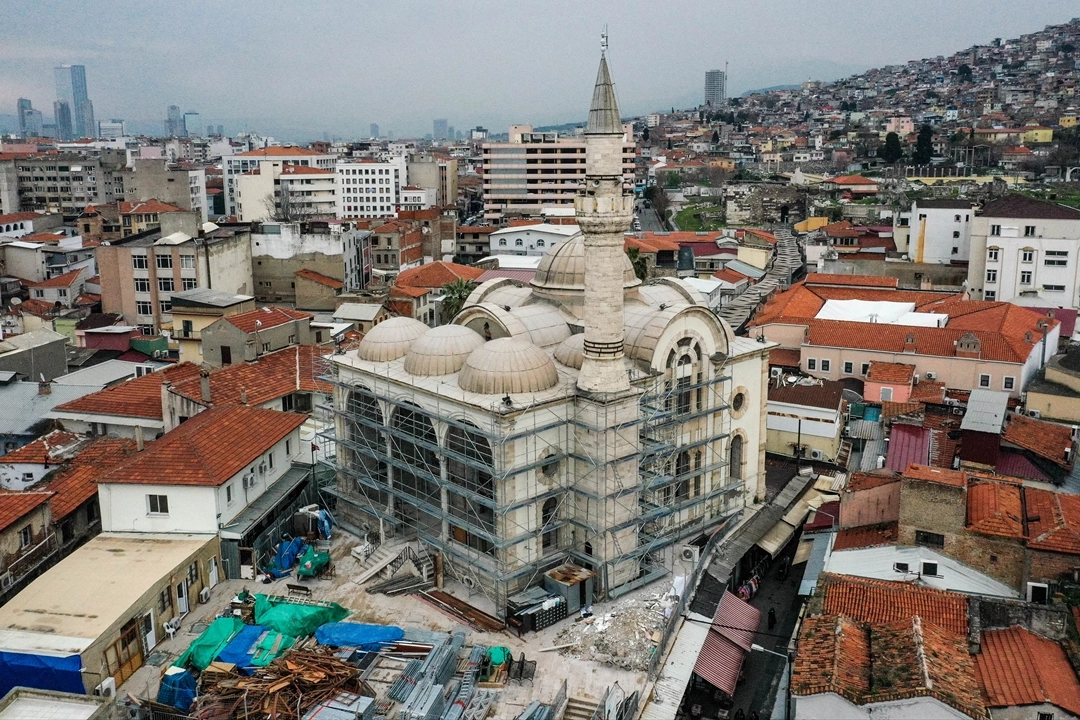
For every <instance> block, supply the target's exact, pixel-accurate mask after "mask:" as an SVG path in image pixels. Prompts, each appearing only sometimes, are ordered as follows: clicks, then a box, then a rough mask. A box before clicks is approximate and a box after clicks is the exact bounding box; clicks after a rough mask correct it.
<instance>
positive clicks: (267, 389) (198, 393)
mask: <svg viewBox="0 0 1080 720" xmlns="http://www.w3.org/2000/svg"><path fill="white" fill-rule="evenodd" d="M331 352H333V350H332V349H331V348H328V347H325V346H320V345H297V346H293V347H288V348H285V349H284V350H278V351H276V352H272V353H267V354H266V355H260V356H259V359H258V360H255V361H253V362H246V363H240V364H237V365H229V366H228V367H223V368H220V369H218V370H214V371H212V372H211V373H210V402H211V403H212V404H213V405H214V406H218V407H220V406H222V405H234V404H237V403H240V402H241V400H242V398H241V394H244V395H246V396H247V403H248V405H252V406H257V405H262V404H264V403H268V402H270V401H271V400H276V399H277V398H280V397H283V396H285V395H289V394H292V393H294V392H320V393H327V394H329V393H331V392H333V388H331V387H330V386H329V385H327V384H326V383H325V382H323V381H322V380H318V379H316V376H317V375H318V373H319V371H318V370H317V367H318V363H317V362H316V361H317V360H319V359H320V358H323V357H324V356H325V355H328V354H330V353H331ZM172 389H173V392H175V393H177V394H179V395H183V396H184V397H186V398H188V399H190V400H193V401H195V402H197V403H202V380H201V378H200V377H199V375H198V373H196V374H195V375H194V376H191V377H188V378H186V379H184V380H183V381H179V382H175V383H173V388H172Z"/></svg>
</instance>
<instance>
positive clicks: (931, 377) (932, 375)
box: [923, 370, 937, 382]
mask: <svg viewBox="0 0 1080 720" xmlns="http://www.w3.org/2000/svg"><path fill="white" fill-rule="evenodd" d="M923 375H925V376H926V379H927V380H929V381H931V382H933V381H934V380H937V373H936V372H934V371H933V370H927V371H926V372H925V373H923Z"/></svg>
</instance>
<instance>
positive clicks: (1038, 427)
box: [1001, 413, 1073, 468]
mask: <svg viewBox="0 0 1080 720" xmlns="http://www.w3.org/2000/svg"><path fill="white" fill-rule="evenodd" d="M1001 439H1002V440H1004V441H1005V442H1007V443H1012V444H1013V445H1016V446H1017V447H1022V448H1024V449H1025V450H1029V451H1030V452H1033V453H1035V454H1036V455H1038V456H1039V457H1041V458H1045V459H1047V460H1049V461H1051V462H1053V463H1055V464H1057V465H1059V466H1061V467H1063V468H1068V467H1072V466H1071V465H1070V464H1069V463H1068V462H1066V460H1065V457H1066V454H1068V455H1069V456H1071V454H1072V447H1073V441H1072V430H1071V429H1070V428H1067V427H1065V426H1064V425H1058V424H1056V423H1051V422H1045V421H1043V420H1036V419H1035V418H1030V417H1027V416H1026V415H1019V414H1017V413H1012V414H1011V415H1009V417H1008V421H1007V422H1006V423H1005V432H1004V433H1003V434H1002V436H1001Z"/></svg>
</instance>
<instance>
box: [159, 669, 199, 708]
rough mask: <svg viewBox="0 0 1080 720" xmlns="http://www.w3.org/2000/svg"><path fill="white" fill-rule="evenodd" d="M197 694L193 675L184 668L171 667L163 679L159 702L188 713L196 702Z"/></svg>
mask: <svg viewBox="0 0 1080 720" xmlns="http://www.w3.org/2000/svg"><path fill="white" fill-rule="evenodd" d="M197 694H198V690H197V688H196V686H195V678H194V677H192V675H191V673H189V672H188V671H187V670H184V669H182V668H178V667H171V668H169V669H168V670H166V671H165V675H164V676H162V678H161V687H160V688H158V696H157V701H158V702H159V703H161V704H163V705H169V706H171V707H174V708H176V709H177V710H180V711H181V712H185V713H186V712H187V711H188V710H190V709H191V703H193V702H195V696H196V695H197Z"/></svg>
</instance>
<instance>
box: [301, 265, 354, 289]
mask: <svg viewBox="0 0 1080 720" xmlns="http://www.w3.org/2000/svg"><path fill="white" fill-rule="evenodd" d="M296 274H297V275H299V276H300V277H302V278H304V279H305V280H311V281H312V282H315V283H318V284H320V285H325V286H326V287H328V288H333V289H335V290H337V289H339V288H343V287H345V283H343V282H341V281H340V280H337V279H336V278H332V277H329V276H328V275H323V274H322V273H317V272H315V271H314V270H308V269H307V268H304V269H303V270H297V271H296Z"/></svg>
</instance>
